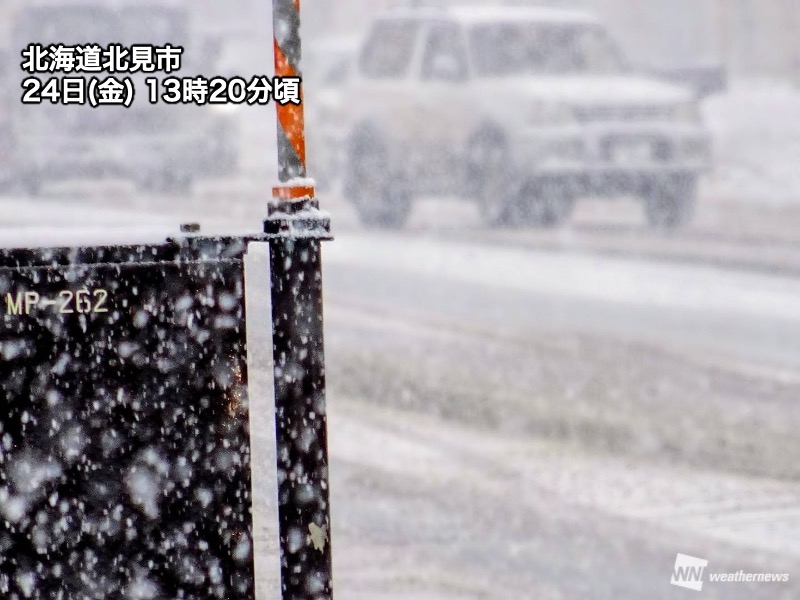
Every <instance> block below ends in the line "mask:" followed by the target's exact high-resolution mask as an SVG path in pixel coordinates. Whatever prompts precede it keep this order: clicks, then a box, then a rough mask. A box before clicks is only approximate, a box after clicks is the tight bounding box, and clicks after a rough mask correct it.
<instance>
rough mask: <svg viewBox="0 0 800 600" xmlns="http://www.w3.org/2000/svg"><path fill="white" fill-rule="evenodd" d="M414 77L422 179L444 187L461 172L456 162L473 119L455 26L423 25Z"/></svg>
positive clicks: (447, 23) (465, 64) (461, 38)
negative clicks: (422, 161)
mask: <svg viewBox="0 0 800 600" xmlns="http://www.w3.org/2000/svg"><path fill="white" fill-rule="evenodd" d="M416 75H417V77H416V85H417V92H416V94H415V97H416V104H415V111H416V113H417V115H418V123H417V128H418V130H419V131H420V138H421V139H420V147H419V155H420V156H421V157H422V160H424V164H425V165H426V167H427V171H428V173H427V175H428V176H429V177H430V178H431V179H436V180H438V181H439V183H440V185H447V183H448V182H452V180H453V179H454V177H455V176H457V174H458V173H459V172H460V171H459V169H458V168H457V167H458V163H457V160H458V156H459V155H460V153H461V150H462V146H463V140H464V138H465V136H466V132H468V131H471V130H472V127H473V125H474V122H475V119H476V116H475V115H476V109H475V108H474V100H475V99H474V98H471V97H470V73H469V66H468V60H467V53H466V44H465V40H464V35H463V30H462V27H461V26H460V25H459V24H458V23H456V22H452V21H435V22H431V23H430V24H429V25H428V27H427V28H426V31H425V36H424V42H423V45H422V50H421V58H420V62H419V69H418V72H417V74H416Z"/></svg>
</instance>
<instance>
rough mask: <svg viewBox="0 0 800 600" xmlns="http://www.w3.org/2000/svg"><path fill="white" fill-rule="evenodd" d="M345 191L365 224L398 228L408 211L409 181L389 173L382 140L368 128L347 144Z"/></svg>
mask: <svg viewBox="0 0 800 600" xmlns="http://www.w3.org/2000/svg"><path fill="white" fill-rule="evenodd" d="M346 193H347V195H348V197H349V198H350V199H351V200H352V201H353V203H354V204H355V207H356V211H357V212H358V216H359V218H360V220H361V222H362V223H363V224H364V225H366V226H368V227H375V228H381V229H400V228H402V227H403V226H404V225H405V224H406V222H407V221H408V217H409V215H410V214H411V204H412V195H411V193H410V191H409V186H408V184H407V183H406V182H404V181H403V179H402V178H400V177H398V176H396V175H394V174H393V173H392V169H391V165H390V164H389V153H388V151H387V148H386V144H385V142H383V140H381V139H380V138H379V137H378V136H377V135H376V134H374V133H372V132H369V131H363V132H361V133H359V134H357V135H355V136H353V138H352V139H351V140H350V142H349V144H348V161H347V183H346Z"/></svg>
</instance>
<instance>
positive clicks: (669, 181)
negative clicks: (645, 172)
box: [644, 174, 697, 229]
mask: <svg viewBox="0 0 800 600" xmlns="http://www.w3.org/2000/svg"><path fill="white" fill-rule="evenodd" d="M696 203H697V176H696V175H694V174H681V175H676V176H674V177H669V178H665V179H662V180H658V181H655V182H653V183H652V184H651V186H650V187H649V189H648V193H647V197H646V198H645V204H644V206H645V214H646V216H647V222H648V223H649V225H650V226H651V227H653V228H655V229H676V228H679V227H683V226H685V225H688V224H689V222H690V221H691V220H692V217H693V216H694V209H695V205H696Z"/></svg>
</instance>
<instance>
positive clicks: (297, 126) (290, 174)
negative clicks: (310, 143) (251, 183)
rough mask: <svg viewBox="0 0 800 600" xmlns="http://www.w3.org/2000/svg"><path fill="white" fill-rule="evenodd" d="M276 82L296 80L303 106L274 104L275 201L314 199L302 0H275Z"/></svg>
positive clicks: (300, 104)
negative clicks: (304, 77) (308, 151)
mask: <svg viewBox="0 0 800 600" xmlns="http://www.w3.org/2000/svg"><path fill="white" fill-rule="evenodd" d="M272 8H273V15H272V19H273V30H274V52H275V77H276V79H283V78H294V79H296V80H297V84H298V86H299V98H300V103H299V104H294V103H291V102H288V103H284V104H282V103H279V102H276V103H275V108H276V111H277V117H278V169H279V171H278V177H279V179H280V181H281V182H282V183H283V184H284V185H281V186H277V187H275V188H273V191H272V194H273V197H274V198H275V199H276V200H294V199H299V198H306V197H308V198H313V197H314V186H313V182H311V181H309V180H305V177H306V140H305V118H304V115H303V82H302V73H301V70H300V58H301V50H300V46H301V44H300V0H273V3H272Z"/></svg>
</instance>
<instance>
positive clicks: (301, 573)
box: [264, 0, 333, 600]
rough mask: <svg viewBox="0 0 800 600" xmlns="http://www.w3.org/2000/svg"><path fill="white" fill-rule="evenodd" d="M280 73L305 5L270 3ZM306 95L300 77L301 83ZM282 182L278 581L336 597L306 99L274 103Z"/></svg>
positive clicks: (277, 261)
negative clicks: (307, 153) (307, 155)
mask: <svg viewBox="0 0 800 600" xmlns="http://www.w3.org/2000/svg"><path fill="white" fill-rule="evenodd" d="M273 21H274V32H275V75H276V77H300V76H301V72H300V68H299V66H300V2H299V0H273ZM301 98H302V84H301ZM276 109H277V116H278V162H279V178H280V181H281V182H282V185H281V186H279V187H276V188H275V189H274V190H273V201H272V202H271V203H270V205H269V211H268V217H267V219H266V221H265V222H264V231H265V233H266V234H267V238H268V239H269V244H270V266H271V287H272V325H273V356H274V362H275V405H276V411H275V414H276V433H277V436H276V437H277V446H278V448H277V449H278V500H279V508H278V514H279V520H280V542H281V582H282V590H283V598H284V600H300V599H306V598H309V599H310V598H314V599H315V600H317V599H319V600H322V599H326V600H327V599H332V598H333V586H332V564H331V543H330V531H331V524H330V512H329V510H330V506H329V495H328V489H329V487H328V444H327V410H326V400H325V355H324V350H323V332H322V272H321V263H320V246H321V244H320V243H321V242H322V241H323V240H328V239H331V238H330V220H329V219H328V217H327V216H326V215H325V214H324V213H322V212H321V211H320V210H319V203H318V202H317V200H316V199H315V198H314V189H313V183H312V182H311V181H309V180H306V179H304V178H305V177H306V157H305V138H304V123H303V106H302V103H301V104H300V105H293V104H286V105H279V104H276Z"/></svg>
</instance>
